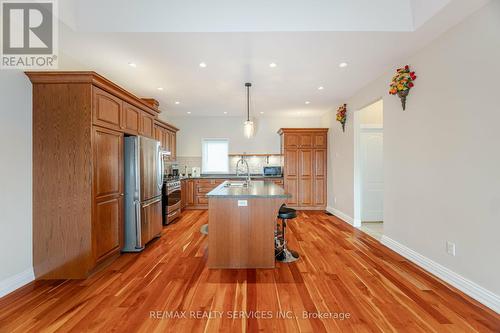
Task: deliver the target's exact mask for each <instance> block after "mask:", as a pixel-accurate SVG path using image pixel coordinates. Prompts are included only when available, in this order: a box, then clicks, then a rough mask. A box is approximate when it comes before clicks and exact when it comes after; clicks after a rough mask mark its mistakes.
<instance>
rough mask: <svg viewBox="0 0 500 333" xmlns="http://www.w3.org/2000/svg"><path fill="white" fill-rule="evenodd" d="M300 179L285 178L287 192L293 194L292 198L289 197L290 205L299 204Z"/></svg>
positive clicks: (288, 202)
mask: <svg viewBox="0 0 500 333" xmlns="http://www.w3.org/2000/svg"><path fill="white" fill-rule="evenodd" d="M298 185H299V184H298V181H297V178H286V179H285V192H286V193H290V194H291V195H292V197H291V198H288V199H287V201H286V203H287V205H289V206H296V205H297V204H298V202H299V201H298V194H299V193H298V190H299V186H298Z"/></svg>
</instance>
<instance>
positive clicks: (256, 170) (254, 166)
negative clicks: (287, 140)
mask: <svg viewBox="0 0 500 333" xmlns="http://www.w3.org/2000/svg"><path fill="white" fill-rule="evenodd" d="M239 159H240V156H229V172H228V173H230V174H235V173H236V163H237V162H238V160H239ZM245 159H246V160H247V162H248V167H249V168H250V173H251V174H262V168H263V167H264V166H266V165H282V162H281V160H282V158H281V156H247V157H245ZM177 164H178V166H179V171H180V173H182V174H184V172H185V167H186V166H187V170H188V173H190V172H191V169H192V168H193V167H199V168H200V169H201V156H177Z"/></svg>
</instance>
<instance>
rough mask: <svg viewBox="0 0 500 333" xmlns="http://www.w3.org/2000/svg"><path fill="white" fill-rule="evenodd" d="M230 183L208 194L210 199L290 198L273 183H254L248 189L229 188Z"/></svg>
mask: <svg viewBox="0 0 500 333" xmlns="http://www.w3.org/2000/svg"><path fill="white" fill-rule="evenodd" d="M227 183H228V181H225V182H224V183H222V184H220V185H219V186H217V187H216V188H214V189H213V190H212V191H210V192H208V193H207V197H209V198H290V197H291V195H290V194H288V193H286V192H285V190H284V189H283V187H281V186H279V185H276V184H274V183H273V182H265V181H262V180H257V181H252V182H251V183H250V186H248V187H246V186H245V187H228V186H226V184H227Z"/></svg>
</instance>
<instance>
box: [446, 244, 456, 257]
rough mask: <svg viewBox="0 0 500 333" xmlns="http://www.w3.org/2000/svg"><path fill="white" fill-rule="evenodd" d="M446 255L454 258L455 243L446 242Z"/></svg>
mask: <svg viewBox="0 0 500 333" xmlns="http://www.w3.org/2000/svg"><path fill="white" fill-rule="evenodd" d="M446 253H448V254H449V255H450V256H455V243H453V242H450V241H446Z"/></svg>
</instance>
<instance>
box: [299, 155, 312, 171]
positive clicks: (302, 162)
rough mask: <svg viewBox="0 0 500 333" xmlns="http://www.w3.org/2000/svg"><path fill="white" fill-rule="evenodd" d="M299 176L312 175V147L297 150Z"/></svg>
mask: <svg viewBox="0 0 500 333" xmlns="http://www.w3.org/2000/svg"><path fill="white" fill-rule="evenodd" d="M299 176H300V177H312V176H313V151H312V149H301V150H300V151H299Z"/></svg>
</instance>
